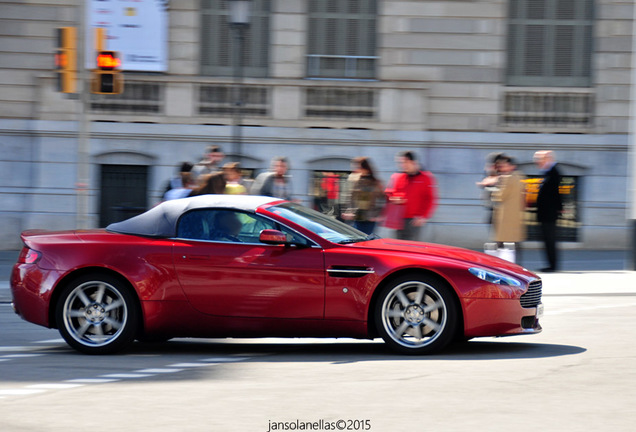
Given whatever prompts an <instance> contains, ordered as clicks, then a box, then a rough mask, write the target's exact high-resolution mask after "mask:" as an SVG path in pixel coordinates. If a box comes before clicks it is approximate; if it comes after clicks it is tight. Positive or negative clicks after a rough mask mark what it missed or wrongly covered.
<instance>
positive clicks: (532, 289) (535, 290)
mask: <svg viewBox="0 0 636 432" xmlns="http://www.w3.org/2000/svg"><path fill="white" fill-rule="evenodd" d="M542 285H543V284H542V282H541V279H538V280H534V281H532V282H530V285H528V291H526V292H525V294H523V295H522V296H521V298H520V301H521V307H524V308H533V307H537V306H538V305H539V304H540V303H541V288H542Z"/></svg>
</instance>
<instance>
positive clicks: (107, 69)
mask: <svg viewBox="0 0 636 432" xmlns="http://www.w3.org/2000/svg"><path fill="white" fill-rule="evenodd" d="M120 67H121V59H120V57H119V52H117V51H106V50H99V51H97V69H96V70H94V71H93V74H92V77H91V93H97V94H120V93H121V92H122V91H124V79H123V78H122V76H121V69H120Z"/></svg>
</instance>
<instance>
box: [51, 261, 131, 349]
mask: <svg viewBox="0 0 636 432" xmlns="http://www.w3.org/2000/svg"><path fill="white" fill-rule="evenodd" d="M55 317H56V320H57V324H58V327H59V330H60V334H61V335H62V337H63V338H64V340H65V341H66V343H68V344H69V345H70V346H71V347H73V348H75V349H76V350H77V351H80V352H83V353H85V354H110V353H114V352H117V351H120V350H122V349H124V348H125V347H127V346H128V345H130V343H132V341H133V340H134V339H135V334H136V332H137V328H138V324H137V322H138V313H137V308H136V307H135V301H134V298H133V296H132V294H131V290H130V289H129V288H128V287H127V286H126V285H125V284H123V283H122V282H121V281H120V280H118V279H116V278H114V277H111V276H108V275H99V274H96V275H86V276H82V277H80V278H78V279H75V280H74V281H73V282H71V283H70V284H68V285H67V286H66V287H65V288H64V290H63V292H62V294H61V295H60V298H59V300H58V302H57V305H56V309H55Z"/></svg>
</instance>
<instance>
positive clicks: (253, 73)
mask: <svg viewBox="0 0 636 432" xmlns="http://www.w3.org/2000/svg"><path fill="white" fill-rule="evenodd" d="M270 5H271V0H252V7H251V15H250V25H249V27H248V29H247V30H246V32H245V44H244V56H243V74H244V75H245V76H247V77H267V75H268V69H269V68H268V66H269V16H270ZM228 14H229V10H228V1H227V0H201V44H200V46H201V74H202V75H208V76H228V77H230V76H233V68H232V33H231V30H230V26H229V24H228Z"/></svg>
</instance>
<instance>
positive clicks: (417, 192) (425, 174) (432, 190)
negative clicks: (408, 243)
mask: <svg viewBox="0 0 636 432" xmlns="http://www.w3.org/2000/svg"><path fill="white" fill-rule="evenodd" d="M396 162H397V164H398V166H399V167H400V171H401V172H398V173H395V174H393V175H392V176H391V179H390V180H389V184H388V186H387V188H386V190H385V193H386V196H387V199H388V202H389V204H388V206H387V212H386V220H385V226H386V227H388V228H393V229H397V238H398V239H402V240H417V239H418V238H419V235H420V230H421V227H422V226H424V224H426V222H427V221H428V220H429V219H430V218H431V217H432V216H433V213H434V212H435V209H436V208H437V182H436V181H435V177H434V176H433V174H431V172H430V171H423V170H421V169H420V166H419V163H418V162H417V160H416V158H415V154H414V153H413V152H411V151H403V152H400V153H398V155H397V157H396Z"/></svg>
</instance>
